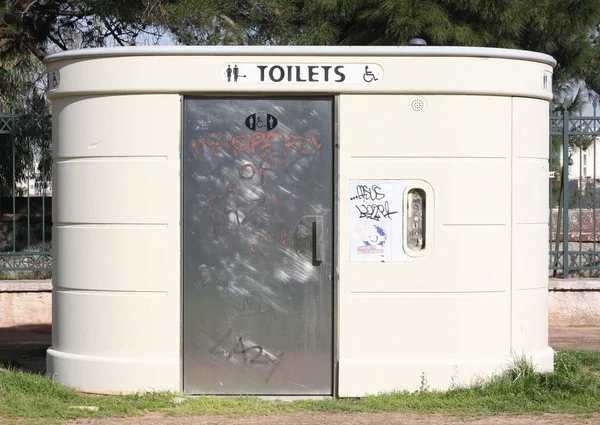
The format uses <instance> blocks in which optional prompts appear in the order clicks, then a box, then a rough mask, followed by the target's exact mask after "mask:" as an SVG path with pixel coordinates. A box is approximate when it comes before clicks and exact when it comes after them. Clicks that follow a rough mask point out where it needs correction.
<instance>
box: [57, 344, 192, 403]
mask: <svg viewBox="0 0 600 425" xmlns="http://www.w3.org/2000/svg"><path fill="white" fill-rule="evenodd" d="M46 373H47V375H49V376H50V377H52V379H53V380H54V381H56V382H58V383H60V384H63V385H66V386H68V387H72V388H76V389H79V390H82V391H85V392H90V393H102V394H111V393H115V392H114V389H115V388H119V389H120V391H119V392H118V393H119V394H133V393H138V392H140V391H142V392H144V391H180V390H181V388H179V359H163V358H153V359H140V358H106V357H98V356H82V355H77V354H70V353H63V352H60V351H56V350H54V349H52V347H50V348H49V349H48V351H47V356H46ZM132 382H136V385H135V386H133V385H132Z"/></svg>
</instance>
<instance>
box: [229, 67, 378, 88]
mask: <svg viewBox="0 0 600 425" xmlns="http://www.w3.org/2000/svg"><path fill="white" fill-rule="evenodd" d="M382 79H383V69H382V68H381V66H379V65H377V64H356V63H353V64H305V63H303V64H250V63H242V64H239V63H228V64H226V65H223V67H222V68H221V80H222V81H223V82H225V83H231V84H249V83H253V84H257V83H258V84H377V83H379V82H381V80H382Z"/></svg>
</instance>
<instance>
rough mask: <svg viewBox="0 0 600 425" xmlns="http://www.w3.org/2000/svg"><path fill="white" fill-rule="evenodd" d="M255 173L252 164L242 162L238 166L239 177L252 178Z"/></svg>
mask: <svg viewBox="0 0 600 425" xmlns="http://www.w3.org/2000/svg"><path fill="white" fill-rule="evenodd" d="M255 174H256V170H255V169H254V166H253V165H252V164H244V165H242V167H241V168H240V177H241V178H243V179H244V180H252V179H253V178H254V175H255Z"/></svg>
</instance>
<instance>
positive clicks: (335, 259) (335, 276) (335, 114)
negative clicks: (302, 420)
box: [179, 92, 340, 399]
mask: <svg viewBox="0 0 600 425" xmlns="http://www.w3.org/2000/svg"><path fill="white" fill-rule="evenodd" d="M314 97H329V98H331V100H332V106H333V111H332V114H331V116H332V118H333V123H332V130H333V134H332V143H333V146H332V157H333V158H332V159H333V164H332V181H333V188H332V191H333V193H332V200H333V205H332V206H331V207H332V216H333V220H332V222H333V224H332V229H331V231H332V235H333V237H332V243H333V246H332V270H333V273H332V276H331V290H332V294H331V295H332V302H333V305H332V316H333V317H332V320H331V323H332V328H333V329H331V332H332V334H331V335H332V347H331V357H332V358H331V373H332V377H331V394H330V395H329V396H331V397H332V398H337V397H338V376H339V373H338V370H339V287H338V285H339V277H340V273H339V264H340V262H339V254H340V252H339V202H340V199H339V184H340V174H339V152H340V137H339V136H340V131H339V123H340V108H339V101H340V95H339V93H312V94H309V93H282V94H279V93H271V94H265V93H264V92H255V93H231V92H222V93H221V92H217V93H185V94H183V93H182V94H180V96H179V105H180V108H179V109H180V110H179V116H180V136H179V223H180V225H179V247H180V254H179V291H180V297H179V323H180V325H179V391H180V392H182V393H184V392H185V388H184V386H183V382H184V370H183V353H184V340H183V335H184V332H183V328H184V311H183V309H184V299H183V298H184V280H183V270H184V268H183V238H184V231H185V229H184V226H183V218H184V213H185V211H184V208H183V199H184V184H183V179H184V176H185V172H184V167H185V161H184V157H183V155H184V143H185V140H184V136H185V134H184V128H185V100H186V99H188V98H204V99H211V98H212V99H227V98H233V99H261V100H269V99H281V98H284V99H298V100H309V99H311V98H314ZM240 395H242V394H240ZM236 396H237V395H235V394H230V395H222V396H221V397H236ZM329 396H324V397H321V396H302V395H299V396H292V397H290V396H283V395H282V396H281V397H285V398H286V399H289V398H298V399H310V398H315V397H317V398H326V397H329ZM257 397H261V396H257ZM267 397H269V398H274V399H276V398H277V397H278V396H276V395H273V396H267Z"/></svg>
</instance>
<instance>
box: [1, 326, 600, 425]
mask: <svg viewBox="0 0 600 425" xmlns="http://www.w3.org/2000/svg"><path fill="white" fill-rule="evenodd" d="M51 342H52V337H51V327H50V325H41V326H23V327H15V328H0V360H2V361H6V360H11V361H13V362H14V363H15V365H17V366H20V367H21V368H23V369H26V370H29V371H32V372H37V373H43V372H44V370H45V357H44V349H45V348H47V347H48V346H49V345H50V344H51ZM549 342H550V346H551V347H552V348H554V349H555V350H560V349H579V350H600V327H594V328H550V329H549ZM70 424H71V425H129V424H140V425H192V424H194V425H209V424H210V425H212V424H219V425H221V424H222V425H249V424H261V425H292V424H293V425H318V424H331V425H366V424H393V425H395V424H402V425H433V424H440V425H451V424H473V425H484V424H485V425H509V424H510V425H513V424H522V425H563V424H568V425H580V424H582V425H583V424H585V425H592V424H593V425H600V412H598V413H597V414H595V415H592V416H589V415H588V416H586V417H579V416H570V415H539V416H533V415H529V416H516V417H514V416H492V417H484V418H466V419H464V418H456V417H452V416H444V415H428V414H421V415H416V414H408V413H377V414H373V413H353V414H332V413H305V414H302V415H288V416H267V417H250V418H244V419H239V418H227V417H222V416H201V417H184V418H179V417H168V416H163V415H159V414H151V415H148V416H145V417H141V418H117V419H79V420H76V421H72V422H70Z"/></svg>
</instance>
